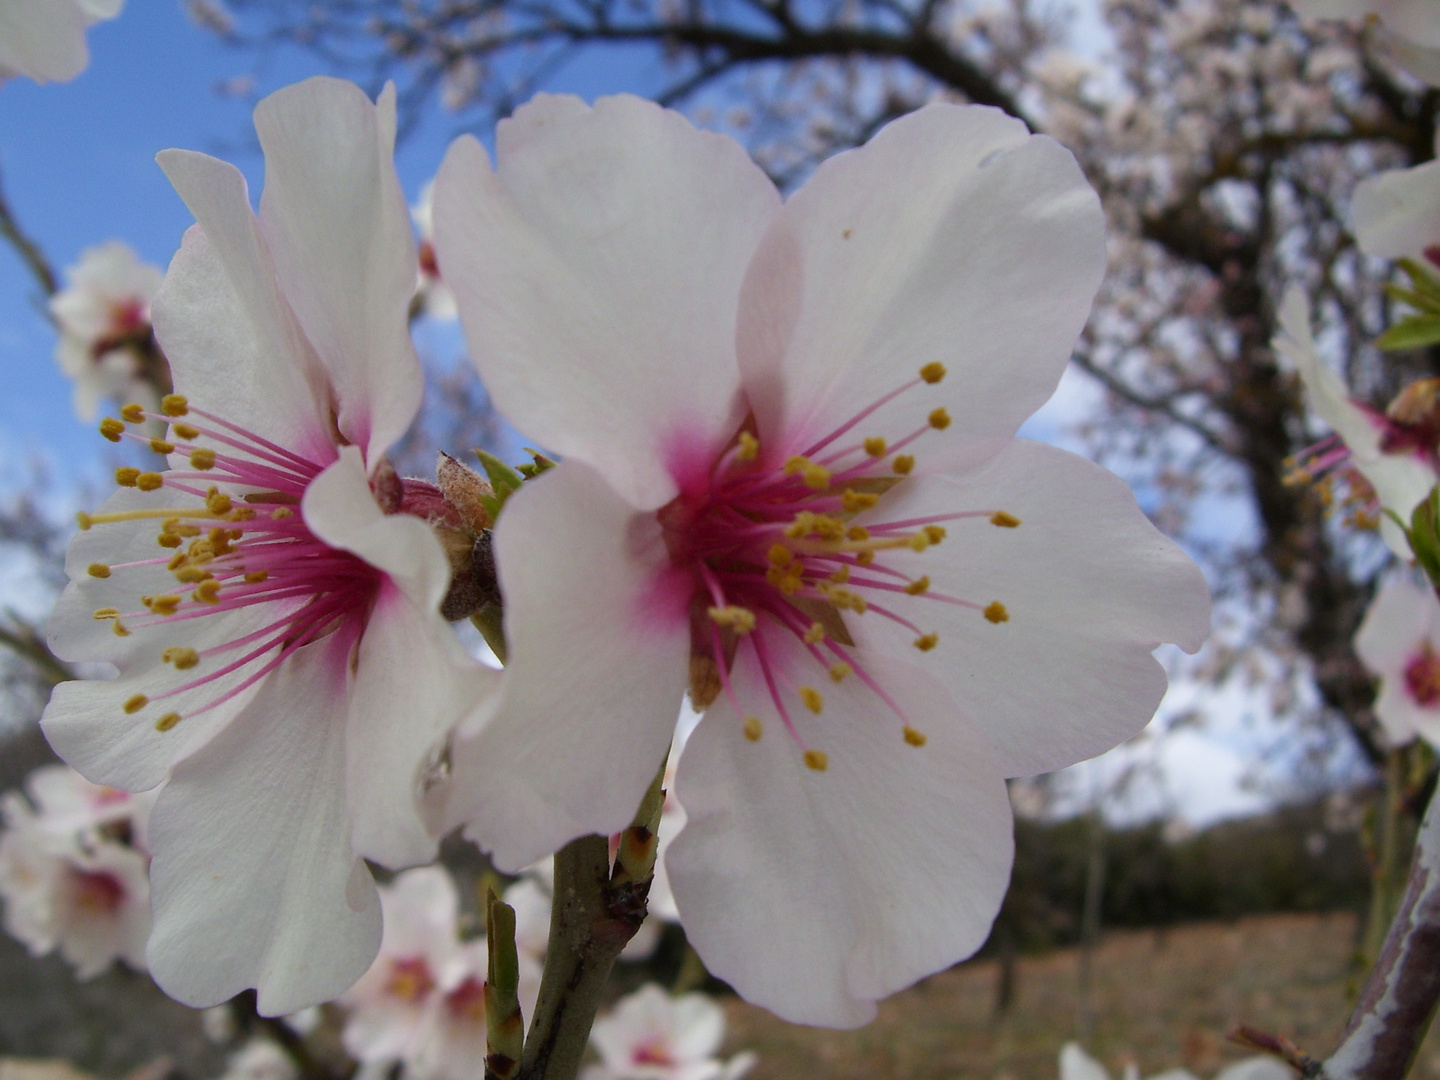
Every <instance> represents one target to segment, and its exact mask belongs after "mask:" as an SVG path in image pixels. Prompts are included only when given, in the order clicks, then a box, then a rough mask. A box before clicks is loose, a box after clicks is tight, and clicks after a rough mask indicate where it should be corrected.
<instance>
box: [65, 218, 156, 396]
mask: <svg viewBox="0 0 1440 1080" xmlns="http://www.w3.org/2000/svg"><path fill="white" fill-rule="evenodd" d="M163 278H164V274H163V273H162V272H161V270H160V268H159V267H157V266H152V265H150V264H149V263H147V262H142V261H141V260H140V258H139V257H138V256H137V255H136V254H135V252H134V251H132V250H131V249H130V248H129V247H128V246H127V245H126V244H123V243H121V242H120V241H119V240H111V241H109V242H108V243H104V244H101V245H99V246H98V247H92V248H86V249H85V251H83V252H81V254H80V261H79V262H77V263H76V264H75V265H74V266H71V267H69V268H68V269H67V270H66V279H67V284H66V287H65V288H64V289H63V290H62V291H60V292H58V293H56V294H55V295H54V297H52V298H51V300H50V314H51V315H53V316H54V317H55V323H56V325H57V327H58V328H59V330H60V340H59V342H58V344H57V345H56V346H55V359H56V360H57V361H58V362H59V364H60V370H61V371H62V372H64V373H65V376H66V377H67V378H68V379H70V381H71V382H72V383H73V384H74V402H75V412H76V413H77V414H78V415H79V416H80V419H82V420H90V419H93V418H94V416H95V414H96V412H97V411H98V410H99V408H100V404H101V402H103V401H105V400H106V399H107V398H116V399H121V400H124V401H139V402H142V403H143V404H145V405H146V406H148V407H152V408H153V407H154V406H155V405H156V404H158V402H159V394H158V392H157V390H156V387H155V385H154V383H153V381H152V380H151V379H150V378H149V377H148V374H149V370H148V365H147V362H146V361H147V358H148V357H149V356H150V355H151V354H152V353H153V350H154V339H153V336H152V332H151V328H150V302H151V301H152V300H153V299H154V298H155V293H156V292H158V291H159V289H160V282H161V281H162V280H163ZM147 350H149V351H148V352H147Z"/></svg>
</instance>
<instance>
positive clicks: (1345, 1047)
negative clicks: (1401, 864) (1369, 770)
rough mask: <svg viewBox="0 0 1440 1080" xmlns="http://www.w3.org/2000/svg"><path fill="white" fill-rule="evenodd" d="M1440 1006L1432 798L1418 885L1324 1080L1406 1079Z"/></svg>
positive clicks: (1436, 825)
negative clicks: (1438, 1005) (1437, 1006)
mask: <svg viewBox="0 0 1440 1080" xmlns="http://www.w3.org/2000/svg"><path fill="white" fill-rule="evenodd" d="M1437 1003H1440V801H1437V800H1436V799H1433V798H1432V799H1431V801H1430V808H1429V809H1428V810H1426V812H1425V820H1424V821H1423V822H1422V823H1421V825H1420V835H1419V836H1418V837H1417V839H1416V843H1415V857H1414V860H1413V861H1412V862H1411V864H1410V882H1409V885H1408V887H1407V888H1406V890H1405V897H1404V899H1403V900H1401V902H1400V910H1399V911H1398V912H1397V913H1396V915H1395V920H1394V922H1392V923H1391V924H1390V933H1389V934H1388V935H1387V936H1386V938H1385V944H1384V946H1383V947H1382V948H1381V950H1380V958H1379V959H1378V960H1377V961H1376V962H1375V967H1374V969H1373V970H1372V971H1371V972H1370V978H1369V980H1368V981H1367V982H1366V983H1365V989H1364V990H1363V991H1361V993H1360V1000H1359V1001H1358V1002H1357V1003H1356V1006H1355V1011H1354V1013H1352V1014H1351V1017H1350V1023H1349V1024H1348V1025H1347V1026H1346V1028H1345V1034H1344V1035H1343V1036H1342V1037H1341V1039H1340V1045H1339V1046H1338V1047H1336V1048H1335V1051H1334V1053H1332V1054H1331V1055H1330V1056H1329V1057H1328V1058H1326V1060H1325V1063H1324V1065H1323V1066H1322V1067H1321V1070H1320V1073H1319V1076H1320V1077H1321V1080H1403V1078H1404V1077H1405V1075H1406V1074H1407V1073H1408V1072H1409V1071H1410V1067H1411V1065H1413V1064H1414V1062H1415V1056H1416V1054H1418V1053H1419V1051H1420V1044H1421V1042H1422V1041H1423V1040H1424V1038H1425V1033H1426V1031H1428V1030H1429V1028H1430V1021H1431V1020H1432V1019H1433V1018H1434V1016H1435V1006H1436V1004H1437Z"/></svg>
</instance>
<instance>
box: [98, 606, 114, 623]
mask: <svg viewBox="0 0 1440 1080" xmlns="http://www.w3.org/2000/svg"><path fill="white" fill-rule="evenodd" d="M119 617H120V609H119V608H113V607H102V608H96V609H95V619H96V621H97V622H98V621H101V620H104V619H118V618H119Z"/></svg>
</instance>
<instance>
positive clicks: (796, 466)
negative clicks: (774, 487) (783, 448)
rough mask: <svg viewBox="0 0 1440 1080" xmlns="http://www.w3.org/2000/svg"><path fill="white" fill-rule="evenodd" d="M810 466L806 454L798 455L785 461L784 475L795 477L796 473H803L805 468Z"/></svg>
mask: <svg viewBox="0 0 1440 1080" xmlns="http://www.w3.org/2000/svg"><path fill="white" fill-rule="evenodd" d="M809 464H810V459H809V458H807V457H806V456H805V455H804V454H796V455H795V456H794V457H790V458H786V459H785V468H784V473H785V475H786V476H794V475H795V474H796V473H798V472H801V471H803V470H804V468H805V466H807V465H809Z"/></svg>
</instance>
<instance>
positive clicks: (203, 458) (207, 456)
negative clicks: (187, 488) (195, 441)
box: [190, 447, 215, 472]
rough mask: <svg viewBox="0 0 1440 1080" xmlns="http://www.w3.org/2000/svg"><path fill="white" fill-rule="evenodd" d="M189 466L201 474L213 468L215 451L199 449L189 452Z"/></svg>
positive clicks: (204, 448)
mask: <svg viewBox="0 0 1440 1080" xmlns="http://www.w3.org/2000/svg"><path fill="white" fill-rule="evenodd" d="M190 465H191V467H192V468H195V469H199V470H201V471H202V472H203V471H205V470H207V469H213V468H214V467H215V451H214V450H211V449H208V448H206V447H200V448H197V449H195V450H191V451H190Z"/></svg>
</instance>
